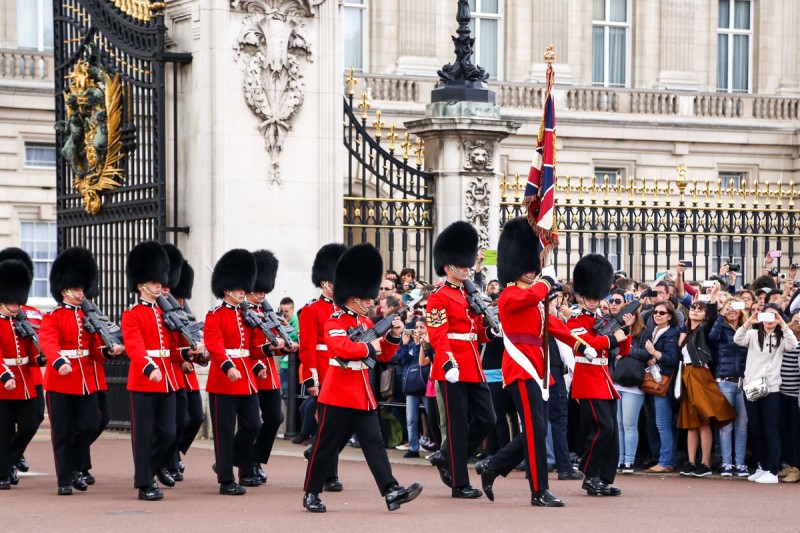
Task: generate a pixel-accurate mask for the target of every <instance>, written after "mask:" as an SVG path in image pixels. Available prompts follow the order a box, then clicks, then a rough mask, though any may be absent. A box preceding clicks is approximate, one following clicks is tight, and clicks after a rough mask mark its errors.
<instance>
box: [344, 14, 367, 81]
mask: <svg viewBox="0 0 800 533" xmlns="http://www.w3.org/2000/svg"><path fill="white" fill-rule="evenodd" d="M343 7H344V68H346V69H349V68H350V67H353V70H355V71H357V72H364V71H365V70H366V69H367V24H366V18H367V0H345V1H344V4H343Z"/></svg>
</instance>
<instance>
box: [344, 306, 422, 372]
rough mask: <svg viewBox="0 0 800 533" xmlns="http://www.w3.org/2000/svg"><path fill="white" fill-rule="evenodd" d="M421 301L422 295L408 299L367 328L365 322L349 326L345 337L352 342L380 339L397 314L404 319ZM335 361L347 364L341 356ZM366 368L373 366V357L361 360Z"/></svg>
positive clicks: (374, 361)
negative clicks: (398, 307) (394, 310)
mask: <svg viewBox="0 0 800 533" xmlns="http://www.w3.org/2000/svg"><path fill="white" fill-rule="evenodd" d="M421 301H422V295H419V296H417V297H416V298H414V299H413V300H409V301H408V303H407V304H405V305H404V306H403V307H402V308H401V309H399V310H398V311H397V312H396V313H392V314H391V315H389V316H387V317H384V318H382V319H380V320H378V321H377V322H376V323H375V324H374V325H373V326H372V327H371V328H369V329H367V326H366V325H365V324H361V325H360V326H358V327H357V328H354V327H352V326H350V327H349V328H347V337H348V338H349V339H350V340H351V341H353V342H372V341H374V340H375V339H380V338H381V337H383V336H384V335H386V333H387V332H388V331H389V330H390V329H392V322H394V319H395V318H397V317H398V316H399V317H401V318H402V319H403V320H405V317H406V315H407V314H408V313H411V312H413V311H414V308H415V307H416V306H417V304H418V303H419V302H421ZM335 359H336V361H337V362H339V364H342V366H345V365H347V361H346V360H345V359H342V358H341V357H335ZM361 361H362V362H363V363H364V364H365V365H367V367H368V368H374V367H375V363H376V362H377V361H376V360H375V358H373V357H365V358H364V359H362V360H361Z"/></svg>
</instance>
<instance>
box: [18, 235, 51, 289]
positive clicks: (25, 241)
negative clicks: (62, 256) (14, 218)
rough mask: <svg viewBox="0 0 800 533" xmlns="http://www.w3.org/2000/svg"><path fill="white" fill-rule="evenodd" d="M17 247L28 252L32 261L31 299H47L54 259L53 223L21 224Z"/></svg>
mask: <svg viewBox="0 0 800 533" xmlns="http://www.w3.org/2000/svg"><path fill="white" fill-rule="evenodd" d="M19 233H20V239H19V240H20V243H19V247H20V248H22V249H23V250H25V251H26V252H28V255H30V256H31V259H32V260H33V285H32V286H31V293H30V296H31V297H32V298H48V297H49V296H50V283H49V281H48V278H49V276H50V267H51V266H52V265H53V260H54V259H55V258H56V253H57V252H58V246H57V243H56V239H57V234H56V223H55V222H21V223H20V232H19Z"/></svg>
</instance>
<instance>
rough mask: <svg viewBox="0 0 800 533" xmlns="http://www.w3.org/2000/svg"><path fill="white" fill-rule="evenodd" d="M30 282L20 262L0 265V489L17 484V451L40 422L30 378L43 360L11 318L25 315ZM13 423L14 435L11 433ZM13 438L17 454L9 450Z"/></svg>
mask: <svg viewBox="0 0 800 533" xmlns="http://www.w3.org/2000/svg"><path fill="white" fill-rule="evenodd" d="M32 282H33V276H32V273H31V271H30V270H29V269H28V267H27V265H26V264H25V263H24V262H22V261H19V260H17V259H7V260H5V261H2V262H0V428H2V431H0V490H8V489H10V488H11V485H16V484H17V483H19V477H18V476H17V475H16V465H17V463H18V462H19V460H20V457H21V455H20V451H19V449H22V450H24V449H25V447H26V446H27V445H28V443H29V442H30V441H31V440H32V439H33V437H34V435H36V430H37V429H38V428H39V424H40V423H41V420H40V419H39V415H38V405H37V402H36V394H37V391H36V387H35V380H34V375H35V374H36V373H38V374H39V375H40V376H41V371H40V370H39V366H40V363H44V361H42V360H41V358H39V357H38V356H39V350H37V349H36V346H35V345H34V343H33V341H32V340H31V339H30V338H27V337H20V336H19V335H18V334H17V332H16V331H15V329H14V320H16V318H15V317H16V316H17V315H18V314H19V313H24V312H25V311H23V310H22V306H23V305H24V304H25V303H26V302H27V301H28V292H29V291H30V288H31V283H32ZM14 424H16V425H17V431H16V433H15V432H12V431H11V429H12V428H13V427H14ZM13 439H17V445H18V449H17V451H15V450H13V448H12V440H13Z"/></svg>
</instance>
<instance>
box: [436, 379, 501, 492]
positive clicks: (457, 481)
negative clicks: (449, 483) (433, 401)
mask: <svg viewBox="0 0 800 533" xmlns="http://www.w3.org/2000/svg"><path fill="white" fill-rule="evenodd" d="M440 383H442V384H444V387H443V389H442V390H443V392H444V407H445V418H446V420H447V442H446V443H445V446H444V447H442V450H441V452H442V455H443V456H444V457H445V459H447V460H448V462H449V463H450V472H451V474H452V476H453V488H457V487H463V486H466V485H469V472H468V471H467V460H468V459H469V456H470V454H472V452H474V451H475V450H476V449H478V446H480V444H481V442H483V439H485V438H486V435H488V434H489V432H490V431H491V430H492V429H493V428H494V425H495V424H496V423H497V417H496V416H495V414H494V408H493V407H492V396H491V393H490V392H489V385H488V384H487V383H465V382H462V381H459V382H458V383H450V382H449V381H442V382H440Z"/></svg>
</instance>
